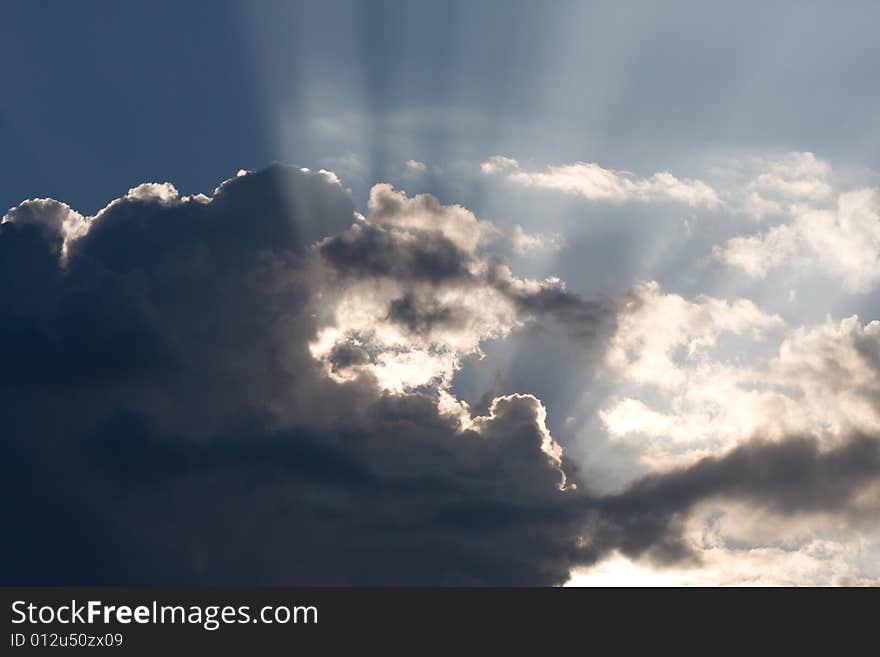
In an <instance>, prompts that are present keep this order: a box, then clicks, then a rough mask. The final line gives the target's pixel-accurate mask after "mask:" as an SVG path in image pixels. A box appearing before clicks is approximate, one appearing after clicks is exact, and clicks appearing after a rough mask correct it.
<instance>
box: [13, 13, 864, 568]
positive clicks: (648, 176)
mask: <svg viewBox="0 0 880 657" xmlns="http://www.w3.org/2000/svg"><path fill="white" fill-rule="evenodd" d="M3 14H4V20H3V21H2V28H0V30H2V32H0V60H2V61H3V62H4V65H3V67H2V68H0V145H2V152H3V158H4V161H5V163H6V166H5V167H4V168H3V176H0V205H2V206H3V210H4V211H5V210H6V208H9V211H8V213H7V214H6V215H5V217H4V220H3V221H4V223H3V228H2V231H0V258H4V259H5V260H0V270H2V271H3V272H4V273H5V275H6V277H7V280H11V281H15V283H14V284H13V285H11V286H6V287H8V288H13V287H14V288H15V290H12V289H8V290H7V291H6V292H5V293H3V294H4V295H5V296H4V297H2V298H3V304H4V305H3V307H2V309H0V353H2V354H3V355H4V357H5V358H6V367H5V370H6V372H5V376H3V377H0V388H2V389H3V390H6V391H7V393H8V394H6V396H5V397H4V402H2V404H3V405H5V406H6V409H5V412H6V413H7V415H8V416H9V417H11V418H12V419H11V420H8V422H9V426H10V434H11V435H10V437H8V438H7V439H6V443H4V448H5V449H6V451H7V454H8V455H9V456H10V458H8V459H7V462H8V464H7V465H6V466H4V467H5V468H6V469H8V470H9V472H7V474H8V475H9V476H10V477H17V479H15V481H18V482H19V486H20V488H22V490H25V491H30V492H32V493H33V495H34V499H35V500H36V501H35V502H32V503H29V504H33V505H35V508H36V509H37V512H38V514H39V513H42V514H45V515H46V517H53V514H61V515H65V514H67V515H70V514H75V515H76V514H79V515H81V516H82V517H83V518H86V519H87V522H88V523H92V524H94V525H95V526H101V527H105V526H106V530H105V533H106V535H102V536H100V537H98V538H92V539H89V541H92V542H93V545H91V547H94V546H95V545H98V546H99V547H101V548H102V549H110V548H107V547H106V545H112V546H114V547H113V548H112V551H113V555H112V558H111V559H109V560H108V562H107V563H100V562H93V561H92V560H91V559H90V558H88V557H87V556H85V555H86V553H87V552H88V550H89V549H91V548H90V544H87V543H88V541H85V539H84V543H83V546H82V555H81V556H82V558H81V559H80V560H78V561H77V560H76V559H74V560H73V561H72V562H71V563H70V564H69V565H68V566H66V567H64V568H62V567H60V566H57V565H56V566H51V567H50V566H49V565H47V563H46V562H45V558H44V556H45V555H43V553H42V552H40V550H39V549H36V550H35V549H34V547H33V546H35V545H43V544H45V543H46V542H49V541H51V540H52V536H51V532H48V530H40V529H38V528H37V527H36V526H33V527H30V529H25V530H23V534H22V541H21V544H20V545H13V546H11V547H10V548H9V554H8V555H7V556H8V557H9V558H10V559H12V560H13V561H15V559H19V560H25V561H27V564H26V565H22V566H21V567H20V569H19V574H14V573H15V572H16V571H15V566H12V570H11V571H9V572H8V573H7V575H6V579H16V580H17V581H22V582H31V583H33V582H37V581H39V582H47V583H52V582H62V581H63V582H74V581H75V582H81V583H98V581H97V580H101V581H108V582H110V581H112V582H133V581H139V582H146V583H150V582H160V581H161V582H174V581H180V582H190V581H193V582H203V583H217V582H244V583H247V582H255V583H256V582H259V583H272V582H278V583H457V584H460V583H488V584H505V583H514V584H515V583H529V584H536V583H541V584H550V583H553V584H559V583H563V582H565V581H567V580H569V579H570V580H571V582H572V583H581V584H602V583H612V584H615V583H624V584H625V583H661V584H676V583H696V584H717V583H723V584H741V583H745V584H749V583H752V584H755V583H758V584H777V583H778V584H848V583H849V584H852V583H877V582H878V581H880V534H878V533H877V527H878V526H880V524H878V523H877V520H878V505H880V480H878V472H880V456H878V450H877V441H878V440H880V437H878V436H880V323H877V322H876V321H874V320H876V319H878V318H880V302H878V295H877V289H878V286H880V124H878V116H880V114H878V112H877V107H878V106H880V84H878V83H877V82H878V81H877V73H876V68H877V67H876V64H877V62H878V61H880V45H878V43H880V42H878V39H877V37H876V26H877V25H878V23H880V6H878V5H877V3H872V2H864V3H859V2H852V3H845V4H844V5H841V3H831V2H755V3H750V2H740V3H706V2H669V3H663V4H662V5H661V4H659V3H649V2H607V3H594V2H552V1H550V2H500V1H498V2H489V1H485V2H473V1H471V2H420V1H407V2H378V1H376V2H333V1H330V2H320V3H316V2H309V3H306V2H260V1H257V2H216V3H210V4H208V3H196V2H150V3H143V4H142V5H141V6H130V5H127V4H126V5H123V4H122V3H114V2H109V1H108V2H89V1H83V2H76V3H64V2H45V3H43V2H17V3H10V4H9V5H7V6H6V7H5V8H4V10H3ZM267 167H268V168H267ZM223 181H226V182H223ZM142 183H158V184H153V185H142ZM221 183H222V184H221ZM28 199H30V201H27V200H28ZM49 199H53V200H49ZM114 199H117V200H116V201H114ZM47 411H48V412H50V415H51V417H56V418H57V417H64V418H65V422H69V425H68V426H61V425H60V424H59V423H58V422H54V421H48V420H47V419H46V417H47ZM462 438H464V440H463V441H462ZM59 445H60V446H62V447H60V448H59V447H58V446H59ZM56 449H57V450H58V452H57V454H56V455H55V456H51V455H50V452H51V453H54V452H53V450H56ZM58 455H61V456H58ZM267 455H269V456H267ZM12 457H14V458H12ZM62 457H63V458H62ZM66 462H75V463H77V464H78V465H77V468H78V470H77V472H75V473H71V472H66V474H65V475H64V478H63V481H64V482H67V483H72V484H74V485H76V486H77V487H78V488H80V489H81V490H82V493H81V494H80V495H79V496H78V497H75V498H74V499H64V500H63V502H62V501H61V497H62V494H61V492H60V491H61V490H62V488H61V484H60V483H57V482H56V483H53V484H49V483H48V482H47V477H48V475H46V474H43V475H28V474H23V473H24V472H26V471H28V472H29V471H31V470H29V469H33V468H35V467H36V466H35V464H42V466H41V467H42V470H40V471H42V472H44V473H45V472H54V471H56V470H64V468H63V464H64V463H66ZM205 464H207V465H205ZM35 471H36V470H35ZM255 481H257V482H259V483H254V482H255ZM56 486H57V488H56ZM107 491H113V495H110V496H109V497H110V498H111V499H112V500H113V501H112V502H110V501H106V500H105V501H102V502H100V503H98V502H97V501H96V500H98V499H102V500H104V499H105V497H106V496H105V493H106V492H107ZM19 494H22V495H23V494H24V493H19ZM172 500H176V502H174V503H173V504H172ZM407 500H410V501H407ZM205 504H210V505H212V507H216V508H218V509H220V508H222V509H225V513H226V515H223V514H220V513H219V511H218V514H217V515H216V516H214V515H213V514H209V515H208V517H206V518H204V519H200V522H195V523H194V522H193V521H192V518H193V517H197V516H198V515H199V512H198V509H201V508H204V505H205ZM377 505H378V506H377ZM383 505H385V506H383ZM171 506H176V508H175V509H173V510H172V509H171ZM378 507H382V508H383V509H384V510H383V511H381V512H380V511H377V510H375V509H376V508H378ZM367 508H369V509H370V511H365V509H367ZM134 511H136V512H137V513H139V514H142V515H143V517H144V520H143V523H142V524H141V525H139V526H137V527H135V526H132V525H131V522H130V521H124V520H122V519H121V518H122V516H124V515H125V514H128V513H132V512H134ZM22 513H23V511H22ZM77 517H78V516H77ZM13 519H14V520H17V521H19V522H21V521H22V519H21V518H19V517H18V516H16V517H15V518H13ZM242 529H246V530H247V531H244V532H243V531H242ZM59 531H60V530H59ZM28 532H30V533H28ZM47 532H48V533H47ZM227 532H229V533H233V534H237V535H242V534H244V535H247V537H248V539H247V540H245V539H244V538H240V539H238V538H237V539H236V540H234V541H232V542H231V544H230V546H229V548H228V550H226V551H218V550H217V548H216V545H217V542H218V541H223V540H225V539H224V537H227ZM305 534H307V535H308V536H309V538H308V540H306V539H303V538H302V537H303V535H305ZM104 542H106V545H105V544H104ZM511 543H516V546H515V547H511ZM143 545H147V546H149V550H147V549H146V548H144V547H143ZM346 545H348V546H349V547H345V546H346ZM4 549H6V548H4ZM352 551H357V555H354V554H353V552H352ZM291 553H292V554H295V555H297V557H298V558H299V559H300V560H301V567H300V566H298V567H293V566H291V565H290V564H289V563H286V562H285V561H284V555H286V554H291ZM26 554H29V555H31V556H29V557H27V559H25V557H24V556H23V555H26ZM157 554H158V555H163V559H157V558H156V556H155V555H157ZM257 555H259V559H260V560H261V564H262V565H261V566H260V567H259V568H257V567H251V566H249V565H248V564H251V562H252V561H253V560H254V559H255V558H257ZM419 555H421V556H419ZM131 563H138V564H140V567H141V571H140V572H139V574H138V575H137V576H134V575H132V573H131V570H130V569H129V567H128V566H127V564H131Z"/></svg>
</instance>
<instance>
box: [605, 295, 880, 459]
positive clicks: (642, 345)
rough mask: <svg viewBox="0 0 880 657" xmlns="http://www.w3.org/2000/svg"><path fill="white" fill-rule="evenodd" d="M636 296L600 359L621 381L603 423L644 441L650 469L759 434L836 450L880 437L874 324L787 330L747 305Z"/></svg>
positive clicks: (879, 344) (878, 343)
mask: <svg viewBox="0 0 880 657" xmlns="http://www.w3.org/2000/svg"><path fill="white" fill-rule="evenodd" d="M631 295H632V296H633V297H634V298H633V299H632V300H630V301H629V302H628V303H627V304H625V305H624V306H622V307H621V308H622V309H621V316H620V317H619V318H618V321H617V324H616V325H617V329H616V332H615V334H614V336H613V337H612V338H611V339H610V340H609V342H608V347H607V350H606V355H605V359H606V363H607V364H608V366H609V372H611V373H613V374H614V375H616V376H617V377H619V380H620V381H621V382H622V383H623V384H625V385H624V387H622V388H621V392H620V393H618V394H617V395H613V396H612V398H611V399H610V400H609V402H608V403H607V404H606V406H605V408H603V409H601V410H600V412H599V417H600V419H601V421H602V422H603V424H604V426H605V427H606V428H607V430H608V431H609V432H610V433H611V435H612V436H615V437H617V438H618V439H626V440H636V441H641V442H643V444H644V450H643V451H642V458H643V460H644V462H645V463H646V464H648V465H649V466H651V467H652V468H657V469H663V468H668V467H670V466H672V465H675V464H682V463H692V462H694V461H695V460H697V459H699V458H700V457H701V456H704V455H708V454H714V453H718V452H719V451H724V450H726V449H730V448H732V447H735V446H737V445H741V444H743V443H745V442H747V441H749V440H750V439H752V438H753V437H755V436H763V437H765V438H767V439H772V440H786V439H787V438H788V437H789V436H790V435H811V436H814V437H816V439H817V440H819V442H820V444H822V445H824V446H825V447H831V446H834V445H839V444H840V443H841V442H842V441H845V440H846V438H847V436H849V435H852V434H853V433H857V432H862V433H867V434H876V433H877V432H878V430H880V401H878V400H880V358H878V357H877V354H878V353H880V352H878V350H880V340H878V338H880V333H878V330H880V329H878V323H877V322H876V321H874V322H868V323H862V322H860V320H859V319H858V317H855V316H854V317H850V318H847V319H845V320H842V321H840V322H833V321H831V320H830V319H829V320H828V321H826V322H825V323H824V324H821V325H818V326H813V327H798V328H789V327H787V326H786V325H785V324H784V322H783V321H782V319H781V318H780V317H778V316H776V315H770V314H767V313H764V312H763V311H761V310H760V309H759V308H757V307H756V306H755V305H754V304H753V303H752V302H750V301H746V300H738V301H736V302H732V303H731V302H726V301H723V300H719V299H712V298H707V297H700V298H698V299H696V300H694V301H688V300H686V299H683V298H682V297H680V296H678V295H674V294H666V293H664V292H663V291H662V290H661V289H660V288H659V286H657V285H656V284H648V285H643V286H641V287H639V288H636V289H635V290H633V292H632V293H631ZM720 341H724V342H726V344H719V342H720ZM737 341H738V342H737ZM762 353H763V354H765V355H759V354H762ZM627 386H629V387H627ZM632 386H635V387H632Z"/></svg>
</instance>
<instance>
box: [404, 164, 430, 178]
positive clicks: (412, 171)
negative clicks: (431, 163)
mask: <svg viewBox="0 0 880 657" xmlns="http://www.w3.org/2000/svg"><path fill="white" fill-rule="evenodd" d="M427 171H428V165H427V164H425V163H424V162H419V161H418V160H407V161H406V162H404V163H403V174H404V175H405V176H410V177H413V178H416V177H418V176H421V175H423V174H425V173H427Z"/></svg>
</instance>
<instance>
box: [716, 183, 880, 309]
mask: <svg viewBox="0 0 880 657" xmlns="http://www.w3.org/2000/svg"><path fill="white" fill-rule="evenodd" d="M878 199H880V195H878V191H877V189H875V188H866V189H859V190H853V191H848V192H844V193H842V194H840V195H839V196H838V198H837V203H836V207H833V208H830V209H822V208H815V207H812V206H810V205H805V204H795V205H793V206H792V207H791V208H790V210H789V213H790V215H791V222H790V223H786V224H780V225H778V226H775V227H773V228H771V229H770V230H768V231H767V232H765V233H762V234H758V235H748V236H743V237H735V238H733V239H731V240H729V241H728V242H727V243H725V244H724V245H723V246H720V247H716V249H715V255H716V257H718V258H719V259H721V260H723V261H724V262H726V263H728V264H730V265H733V266H736V267H740V268H741V269H743V270H744V271H745V272H746V273H747V274H749V275H751V276H754V277H758V278H763V277H764V276H766V275H767V273H768V272H769V271H770V270H772V269H775V268H777V267H779V266H781V265H783V264H789V263H791V264H794V263H798V262H801V263H811V264H814V265H815V266H817V267H818V268H819V269H820V270H821V271H823V272H824V273H826V274H827V275H829V276H833V277H835V278H838V279H839V280H840V281H841V282H842V283H843V286H844V287H845V288H846V289H847V290H849V291H851V292H857V293H862V294H864V293H867V292H869V291H871V290H872V289H873V288H874V287H875V286H876V285H877V281H878V280H880V266H878V265H880V205H878Z"/></svg>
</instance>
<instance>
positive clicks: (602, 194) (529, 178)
mask: <svg viewBox="0 0 880 657" xmlns="http://www.w3.org/2000/svg"><path fill="white" fill-rule="evenodd" d="M480 170H481V171H482V172H483V173H484V174H486V175H495V174H498V175H501V174H503V175H504V176H505V177H506V179H507V180H508V181H510V182H511V183H513V184H515V185H521V186H523V187H536V188H542V189H554V190H557V191H560V192H564V193H566V194H576V195H579V196H582V197H584V198H586V199H589V200H591V201H607V202H609V203H625V202H629V201H636V202H646V203H650V202H657V201H675V202H679V203H686V204H687V205H690V206H705V207H709V208H715V207H718V206H719V205H720V200H719V198H718V194H717V193H716V192H715V190H714V189H712V188H711V187H710V186H709V185H707V184H706V183H704V182H703V181H701V180H689V179H680V178H676V177H675V176H673V175H672V174H671V173H669V172H668V171H661V172H659V173H655V174H654V175H652V176H651V177H649V178H639V177H637V176H634V175H633V174H631V173H630V172H628V171H615V170H614V169H605V168H603V167H601V166H600V165H598V164H596V163H595V162H574V163H572V164H562V165H558V166H549V167H547V170H546V171H527V170H524V169H522V168H521V167H520V164H519V162H518V161H517V160H515V159H513V158H510V157H505V156H502V155H493V156H492V157H490V158H489V159H487V160H485V161H484V162H482V163H481V164H480Z"/></svg>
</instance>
